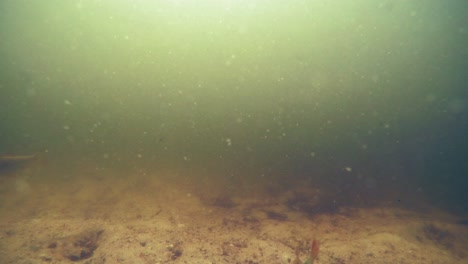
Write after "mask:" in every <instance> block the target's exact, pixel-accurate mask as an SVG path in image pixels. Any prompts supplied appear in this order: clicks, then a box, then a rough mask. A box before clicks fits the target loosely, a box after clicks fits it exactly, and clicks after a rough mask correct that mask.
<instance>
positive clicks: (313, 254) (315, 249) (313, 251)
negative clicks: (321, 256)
mask: <svg viewBox="0 0 468 264" xmlns="http://www.w3.org/2000/svg"><path fill="white" fill-rule="evenodd" d="M318 253H319V243H318V241H317V240H315V239H314V240H312V245H311V247H310V262H311V263H314V260H316V259H317V257H318Z"/></svg>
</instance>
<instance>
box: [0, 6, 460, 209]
mask: <svg viewBox="0 0 468 264" xmlns="http://www.w3.org/2000/svg"><path fill="white" fill-rule="evenodd" d="M335 2H336V3H335ZM466 11H467V4H466V3H465V2H464V1H455V0H454V1H435V0H434V1H432V0H431V1H404V0H399V1H371V0H359V1H299V0H294V1H242V0H239V1H214V0H212V1H182V0H181V1H149V0H148V1H144V0H139V1H110V0H109V1H92V0H83V1H52V0H47V1H23V0H15V1H13V0H10V1H7V0H4V1H2V2H1V3H0V56H1V59H0V120H1V122H0V154H5V155H6V154H8V155H15V154H16V155H26V154H37V155H38V156H40V157H41V159H43V160H47V166H49V167H50V168H54V169H56V171H59V173H57V174H56V177H57V178H60V177H65V176H64V175H72V176H76V175H74V174H73V173H72V172H73V171H74V170H77V169H78V168H81V167H82V166H85V165H84V164H86V166H91V167H93V168H95V169H98V170H99V169H101V170H106V169H113V170H120V171H124V172H127V171H128V172H139V173H145V172H148V171H176V172H179V173H181V174H183V175H184V177H200V175H208V176H209V179H211V180H214V181H217V180H220V179H221V180H223V181H225V182H226V184H227V185H232V187H233V188H236V186H240V185H241V183H242V184H245V183H246V182H247V183H248V184H260V185H263V186H265V188H267V189H271V190H272V191H273V192H275V191H278V190H279V191H281V190H282V189H283V188H292V187H295V186H298V185H301V186H320V188H323V189H326V190H328V192H330V193H332V194H334V195H336V200H337V201H338V202H339V203H340V202H341V203H354V202H355V203H357V204H358V205H368V204H371V203H374V202H376V201H385V202H391V203H394V204H399V203H401V204H408V205H412V204H413V202H414V201H419V200H427V199H428V200H429V201H430V202H431V203H433V204H436V205H439V206H441V207H442V208H444V209H450V210H457V211H458V212H463V211H464V210H466V209H467V204H468V203H466V202H467V200H466V195H464V192H465V190H466V188H467V187H468V180H467V177H466V176H467V173H468V165H467V164H468V162H467V158H466V150H467V149H468V140H467V137H466V131H467V127H468V118H467V103H468V102H467V91H468V90H467V81H468V79H467V78H468V77H467V75H466V70H467V66H468V65H467V61H468V49H467V46H466V43H467V40H468V28H467V25H468V20H467V18H466ZM129 175H131V173H129ZM67 177H68V176H67ZM77 177H78V176H77Z"/></svg>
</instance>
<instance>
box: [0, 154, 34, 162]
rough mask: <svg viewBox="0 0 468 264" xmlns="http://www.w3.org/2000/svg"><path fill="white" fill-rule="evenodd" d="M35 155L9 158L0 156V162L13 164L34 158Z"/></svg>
mask: <svg viewBox="0 0 468 264" xmlns="http://www.w3.org/2000/svg"><path fill="white" fill-rule="evenodd" d="M35 157H36V156H35V155H25V156H9V155H3V156H0V162H15V161H26V160H30V159H33V158H35Z"/></svg>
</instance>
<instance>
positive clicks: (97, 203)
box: [0, 171, 468, 264]
mask: <svg viewBox="0 0 468 264" xmlns="http://www.w3.org/2000/svg"><path fill="white" fill-rule="evenodd" d="M16 174H17V175H7V176H1V178H0V263H77V262H78V263H200V264H203V263H207V264H208V263H218V264H220V263H247V264H255V263H268V264H275V263H278V264H279V263H281V264H285V263H293V262H294V260H295V258H296V254H295V252H296V251H297V252H299V257H300V259H301V261H302V262H304V261H305V260H306V259H307V258H308V256H309V254H310V253H309V248H310V244H311V240H312V239H316V240H317V241H318V242H319V246H320V248H319V254H318V259H317V260H316V261H314V263H315V264H324V263H334V264H340V263H392V264H395V263H412V264H414V263H425V264H426V263H451V264H453V263H468V226H467V225H466V224H465V225H464V224H463V223H462V222H457V221H458V220H459V219H456V218H455V217H453V216H451V215H448V214H445V213H441V212H437V211H435V210H431V211H430V212H429V211H425V212H415V211H410V210H407V209H406V210H405V209H401V208H395V207H373V208H354V207H344V208H339V209H337V210H333V211H330V210H325V209H324V210H314V205H317V206H319V205H320V204H319V203H317V201H316V200H315V201H314V199H317V195H319V192H318V191H317V190H313V191H312V190H310V193H308V192H309V191H308V190H307V189H305V188H302V189H301V190H299V189H297V190H288V191H284V192H281V193H271V192H270V193H268V192H262V191H259V190H257V189H255V188H252V189H248V188H246V189H245V190H243V191H242V192H240V191H239V192H238V193H237V192H236V191H235V190H232V189H225V188H222V187H219V185H217V184H214V183H211V182H209V181H205V182H203V181H199V182H198V183H193V182H190V181H189V180H187V179H184V177H183V176H181V175H177V176H174V175H170V173H165V174H164V175H163V174H148V173H146V174H145V173H140V174H135V175H121V176H116V175H113V174H112V173H110V172H100V173H92V174H89V173H83V175H80V173H79V172H76V173H75V174H74V175H69V176H64V177H55V176H50V177H41V178H38V177H37V176H34V175H33V174H34V173H31V172H27V171H26V172H18V173H16ZM200 182H201V183H200ZM319 200H320V199H319Z"/></svg>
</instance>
